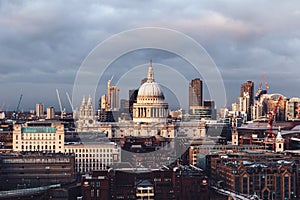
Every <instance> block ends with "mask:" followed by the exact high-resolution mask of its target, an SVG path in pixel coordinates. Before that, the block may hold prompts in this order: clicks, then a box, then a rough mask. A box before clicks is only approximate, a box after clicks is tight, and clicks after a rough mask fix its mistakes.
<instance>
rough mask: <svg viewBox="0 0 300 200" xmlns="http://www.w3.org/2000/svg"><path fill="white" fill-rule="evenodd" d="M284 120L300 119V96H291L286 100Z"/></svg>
mask: <svg viewBox="0 0 300 200" xmlns="http://www.w3.org/2000/svg"><path fill="white" fill-rule="evenodd" d="M285 120H300V98H297V97H293V98H290V99H289V100H288V101H287V102H286V109H285Z"/></svg>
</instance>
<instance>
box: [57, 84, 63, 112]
mask: <svg viewBox="0 0 300 200" xmlns="http://www.w3.org/2000/svg"><path fill="white" fill-rule="evenodd" d="M56 95H57V100H58V104H59V109H60V115H61V118H62V117H63V110H62V106H61V101H60V96H59V92H58V89H56Z"/></svg>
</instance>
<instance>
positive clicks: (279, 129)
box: [276, 126, 283, 140]
mask: <svg viewBox="0 0 300 200" xmlns="http://www.w3.org/2000/svg"><path fill="white" fill-rule="evenodd" d="M282 139H283V138H282V135H281V127H280V126H279V128H278V133H277V136H276V140H282Z"/></svg>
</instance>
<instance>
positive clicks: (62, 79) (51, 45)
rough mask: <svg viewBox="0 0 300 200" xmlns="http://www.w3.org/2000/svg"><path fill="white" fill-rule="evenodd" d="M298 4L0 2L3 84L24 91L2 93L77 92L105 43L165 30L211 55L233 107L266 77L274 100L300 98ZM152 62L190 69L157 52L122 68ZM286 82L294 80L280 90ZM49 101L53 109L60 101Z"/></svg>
mask: <svg viewBox="0 0 300 200" xmlns="http://www.w3.org/2000/svg"><path fill="white" fill-rule="evenodd" d="M299 4H300V2H298V1H289V2H288V3H287V2H285V1H279V0H275V1H259V0H256V1H253V0H248V1H242V2H237V1H233V0H232V1H231V0H229V1H219V0H217V1H208V0H206V1H204V0H201V1H198V0H192V1H167V0H163V1H161V0H160V1H158V0H152V1H140V0H129V1H120V0H112V1H87V2H86V1H67V2H66V1H56V0H54V1H0V27H1V30H0V52H1V53H0V77H1V80H0V82H1V84H3V83H7V85H5V87H9V83H14V84H17V85H18V83H19V85H18V86H16V87H11V90H9V89H7V88H5V89H4V86H1V87H0V92H5V93H18V91H19V90H17V88H21V87H28V85H30V84H37V83H39V84H47V85H48V86H47V88H48V89H50V90H51V89H52V90H53V91H54V90H55V87H58V85H59V84H61V85H68V86H69V87H71V86H72V82H73V81H74V78H75V74H76V71H77V70H78V68H79V66H80V64H81V62H82V61H83V59H84V58H85V57H86V56H87V55H88V53H89V52H90V51H91V50H92V49H93V48H94V47H95V46H96V45H97V44H99V43H100V42H101V41H103V40H104V39H106V38H107V37H109V36H111V35H112V34H117V33H119V32H120V31H123V30H126V29H131V28H137V27H144V26H161V27H167V28H171V29H175V30H178V31H181V32H183V33H186V34H187V35H189V36H191V37H192V38H194V39H195V40H196V41H198V42H200V43H201V44H202V45H203V47H204V48H205V49H207V51H208V53H209V54H210V55H211V57H212V59H213V60H214V61H215V62H216V64H217V66H218V67H219V69H220V71H221V73H222V76H223V78H224V81H225V84H226V85H225V86H226V87H227V90H228V96H234V97H232V101H233V100H234V99H235V98H236V95H238V91H239V87H240V84H241V83H242V82H244V81H246V80H248V79H250V80H254V81H255V82H256V83H257V84H256V85H258V83H259V81H260V79H261V76H262V74H263V73H266V74H267V78H268V81H269V82H270V87H271V88H272V90H273V89H274V92H277V91H275V90H278V92H280V91H283V90H285V92H286V95H287V96H297V95H298V94H299V91H297V88H294V85H299V84H300V80H299V77H298V75H297V74H298V64H299V61H300V57H299V53H298V52H299V50H300V49H299V48H300V45H299V36H300V30H299V27H300V26H299V25H300V24H299V23H300V19H299V18H300V9H298V8H300V5H299ZM149 56H151V57H152V59H153V60H154V61H155V62H159V63H164V64H170V65H174V66H176V64H177V65H178V66H179V65H181V66H185V64H186V63H184V62H182V61H179V59H177V58H176V56H170V55H167V54H161V53H160V52H155V51H153V52H150V53H149V52H148V53H145V52H144V53H141V52H140V55H139V56H137V57H136V58H137V61H136V62H135V63H133V62H132V60H130V59H126V58H124V59H123V60H122V63H119V64H120V66H121V65H122V67H125V68H126V66H129V65H132V64H139V63H140V64H141V63H145V62H148V60H149V58H148V57H149ZM116 64H118V63H116ZM191 74H192V73H191ZM280 75H281V76H282V75H284V76H286V77H289V78H288V80H286V81H281V82H278V78H279V77H280ZM190 77H191V78H194V77H192V75H190ZM141 78H142V77H141ZM24 83H26V84H25V85H24ZM57 84H58V85H57ZM51 85H52V86H51ZM54 85H55V86H54ZM272 85H273V86H272ZM62 87H63V86H62ZM228 88H230V89H228ZM287 88H288V89H287ZM291 88H293V89H291ZM233 90H234V91H235V92H232V91H233ZM24 91H27V89H26V88H24ZM236 91H237V92H236ZM32 95H34V94H32ZM8 96H10V98H13V97H12V96H14V95H8ZM36 96H39V95H38V94H36ZM3 98H4V97H3ZM50 99H52V102H53V104H55V102H56V99H55V98H54V97H52V96H51V98H50ZM4 100H5V101H9V98H6V99H4ZM4 100H2V99H0V103H1V101H4ZM24 101H25V100H24ZM32 101H37V99H32Z"/></svg>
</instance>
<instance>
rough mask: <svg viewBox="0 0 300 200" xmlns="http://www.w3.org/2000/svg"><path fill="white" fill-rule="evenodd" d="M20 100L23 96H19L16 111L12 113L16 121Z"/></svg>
mask: <svg viewBox="0 0 300 200" xmlns="http://www.w3.org/2000/svg"><path fill="white" fill-rule="evenodd" d="M22 98H23V94H21V95H20V98H19V101H18V105H17V108H16V110H15V112H14V119H17V114H18V112H19V109H20V105H21V101H22Z"/></svg>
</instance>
